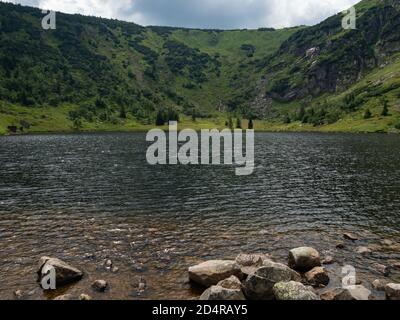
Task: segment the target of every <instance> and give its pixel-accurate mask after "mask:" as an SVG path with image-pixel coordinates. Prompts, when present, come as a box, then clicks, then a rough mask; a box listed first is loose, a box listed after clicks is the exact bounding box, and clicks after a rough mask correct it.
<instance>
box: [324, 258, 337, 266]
mask: <svg viewBox="0 0 400 320" xmlns="http://www.w3.org/2000/svg"><path fill="white" fill-rule="evenodd" d="M335 262H336V261H335V258H333V257H332V256H326V257H325V258H324V260H322V264H333V263H335Z"/></svg>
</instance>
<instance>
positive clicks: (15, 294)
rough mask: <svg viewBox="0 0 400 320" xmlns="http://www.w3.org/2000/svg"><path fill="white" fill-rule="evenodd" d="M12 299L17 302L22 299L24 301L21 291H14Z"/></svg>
mask: <svg viewBox="0 0 400 320" xmlns="http://www.w3.org/2000/svg"><path fill="white" fill-rule="evenodd" d="M14 297H15V299H17V300H22V299H24V297H25V294H24V292H23V291H22V290H17V291H14Z"/></svg>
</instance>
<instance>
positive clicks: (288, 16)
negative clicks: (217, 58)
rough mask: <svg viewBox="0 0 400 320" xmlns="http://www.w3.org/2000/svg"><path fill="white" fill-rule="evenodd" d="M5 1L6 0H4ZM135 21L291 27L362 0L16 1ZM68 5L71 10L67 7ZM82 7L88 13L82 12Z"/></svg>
mask: <svg viewBox="0 0 400 320" xmlns="http://www.w3.org/2000/svg"><path fill="white" fill-rule="evenodd" d="M0 1H2V0H0ZM13 2H18V3H22V4H26V5H32V6H38V5H43V4H50V5H51V6H53V7H52V8H50V9H55V10H60V11H63V9H65V10H67V11H68V12H79V13H83V14H91V15H99V16H102V15H103V16H105V15H106V16H107V17H110V16H111V17H113V18H118V19H121V20H127V21H133V22H136V23H139V24H142V25H161V26H177V27H192V28H219V29H237V28H258V27H289V26H295V25H300V24H307V25H310V24H314V23H317V22H319V21H321V20H323V19H324V18H326V17H328V16H330V15H332V14H334V13H337V12H339V11H340V10H343V9H345V8H347V7H349V6H351V5H353V4H355V3H357V2H358V0H323V1H321V0H200V1H194V0H115V2H112V1H110V0H63V1H60V0H58V1H56V0H15V1H13ZM66 8H67V9H66ZM82 8H85V9H84V12H82V10H83V9H82Z"/></svg>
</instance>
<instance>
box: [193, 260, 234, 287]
mask: <svg viewBox="0 0 400 320" xmlns="http://www.w3.org/2000/svg"><path fill="white" fill-rule="evenodd" d="M230 276H236V277H238V278H242V271H241V270H240V266H239V265H238V264H237V263H236V262H235V261H232V260H210V261H206V262H203V263H200V264H198V265H196V266H193V267H190V268H189V279H190V280H192V281H194V282H196V283H198V284H201V285H203V286H205V287H210V286H212V285H216V284H217V283H218V282H219V281H221V280H224V279H226V278H229V277H230Z"/></svg>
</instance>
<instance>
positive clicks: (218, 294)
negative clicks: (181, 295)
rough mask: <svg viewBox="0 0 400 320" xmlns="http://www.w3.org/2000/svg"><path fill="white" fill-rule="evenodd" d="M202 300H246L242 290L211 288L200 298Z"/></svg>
mask: <svg viewBox="0 0 400 320" xmlns="http://www.w3.org/2000/svg"><path fill="white" fill-rule="evenodd" d="M200 300H246V298H245V297H244V295H243V292H242V290H240V289H227V288H223V287H221V286H211V287H210V288H208V289H207V290H206V291H204V292H203V294H202V295H201V296H200Z"/></svg>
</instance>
